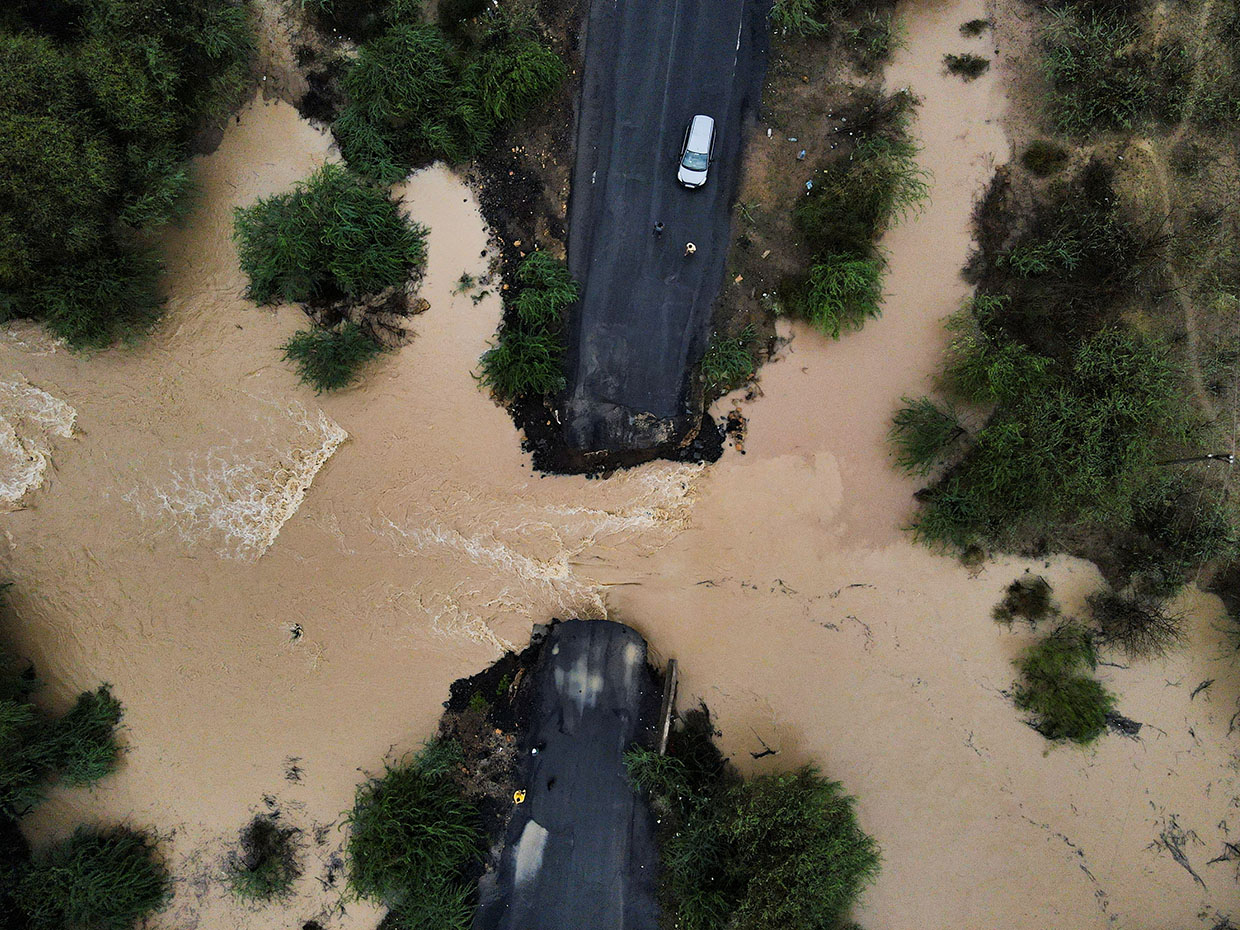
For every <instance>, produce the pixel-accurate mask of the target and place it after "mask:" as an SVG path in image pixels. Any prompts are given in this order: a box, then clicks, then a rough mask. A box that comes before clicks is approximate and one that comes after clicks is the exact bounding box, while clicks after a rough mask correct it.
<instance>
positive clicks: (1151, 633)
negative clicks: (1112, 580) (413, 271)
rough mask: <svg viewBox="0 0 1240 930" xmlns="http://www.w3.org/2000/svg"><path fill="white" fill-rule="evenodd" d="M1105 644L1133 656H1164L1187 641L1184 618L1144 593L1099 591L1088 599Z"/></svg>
mask: <svg viewBox="0 0 1240 930" xmlns="http://www.w3.org/2000/svg"><path fill="white" fill-rule="evenodd" d="M1086 600H1087V603H1088V604H1089V610H1090V613H1091V615H1092V616H1093V619H1094V621H1095V622H1096V623H1097V624H1098V630H1099V634H1100V636H1101V638H1102V641H1103V642H1104V643H1109V644H1111V645H1115V646H1118V647H1119V648H1120V649H1122V650H1123V652H1124V654H1125V655H1126V656H1128V658H1130V659H1149V658H1156V657H1158V656H1164V655H1166V654H1167V653H1168V652H1170V651H1171V649H1172V648H1174V647H1175V646H1178V645H1180V644H1182V643H1183V642H1184V640H1185V632H1184V617H1183V616H1182V615H1181V614H1177V613H1173V612H1171V611H1169V610H1168V609H1167V607H1166V605H1165V604H1164V603H1163V602H1161V601H1160V600H1158V599H1157V598H1154V597H1150V596H1149V595H1146V594H1142V593H1134V594H1117V593H1116V592H1114V591H1099V592H1097V593H1095V594H1091V595H1089V597H1088V598H1087V599H1086Z"/></svg>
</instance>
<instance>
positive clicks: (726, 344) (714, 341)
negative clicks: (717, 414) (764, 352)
mask: <svg viewBox="0 0 1240 930" xmlns="http://www.w3.org/2000/svg"><path fill="white" fill-rule="evenodd" d="M757 336H758V334H757V332H756V331H755V330H754V328H753V326H746V327H745V328H744V329H743V330H742V331H741V333H740V335H739V336H735V337H727V336H720V335H719V334H718V333H713V334H712V335H711V337H710V344H709V345H708V346H707V347H706V354H705V355H703V356H702V379H703V380H704V381H705V382H706V390H707V391H712V392H719V393H725V392H727V391H730V390H732V389H733V388H735V387H739V386H740V385H742V384H744V383H745V382H746V381H748V380H749V379H750V378H751V377H753V373H754V369H755V368H756V367H757V364H758V363H757V360H756V359H755V358H754V356H753V353H752V352H750V351H749V345H750V343H752V342H753V341H754V340H755V339H756V338H757Z"/></svg>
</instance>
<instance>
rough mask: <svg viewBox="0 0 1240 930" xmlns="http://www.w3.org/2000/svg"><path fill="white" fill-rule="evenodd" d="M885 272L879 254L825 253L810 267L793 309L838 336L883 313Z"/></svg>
mask: <svg viewBox="0 0 1240 930" xmlns="http://www.w3.org/2000/svg"><path fill="white" fill-rule="evenodd" d="M882 272H883V265H882V261H881V259H879V258H862V257H860V256H857V255H837V254H826V255H822V256H820V257H819V258H818V259H817V260H816V261H815V262H814V264H813V265H812V266H811V267H810V270H809V276H808V278H807V279H806V281H805V283H804V285H803V286H802V287H801V288H800V290H799V292H798V293H797V294H796V296H795V297H794V299H793V303H792V306H793V309H794V310H795V312H796V313H797V315H798V316H802V317H804V318H805V319H806V320H808V321H809V322H810V323H811V324H812V325H813V326H814V328H815V329H817V330H818V331H819V332H821V333H823V334H824V335H827V336H830V337H831V338H832V339H839V338H840V336H841V335H843V334H844V333H846V332H851V331H853V330H858V329H860V328H861V327H862V326H864V325H865V321H866V320H868V319H871V318H872V317H876V316H878V315H879V314H880V313H881V310H880V307H879V304H880V302H881V300H882V296H883V280H882Z"/></svg>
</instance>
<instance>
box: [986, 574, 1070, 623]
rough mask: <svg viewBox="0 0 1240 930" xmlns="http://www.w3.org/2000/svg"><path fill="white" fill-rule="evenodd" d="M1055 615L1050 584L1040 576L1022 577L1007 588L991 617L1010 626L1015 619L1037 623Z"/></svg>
mask: <svg viewBox="0 0 1240 930" xmlns="http://www.w3.org/2000/svg"><path fill="white" fill-rule="evenodd" d="M1056 613H1058V611H1057V610H1056V609H1055V605H1054V603H1053V602H1052V601H1051V585H1050V582H1049V581H1047V580H1046V579H1045V578H1043V577H1042V576H1041V575H1022V576H1021V577H1020V578H1017V579H1016V580H1015V581H1013V582H1012V583H1011V584H1010V585H1008V586H1007V590H1006V591H1005V592H1004V593H1003V600H1001V601H1000V602H999V603H998V604H996V605H995V609H994V611H993V612H992V616H993V617H994V618H995V619H996V620H997V621H999V622H1000V623H1009V624H1010V623H1013V622H1014V621H1015V620H1016V619H1017V618H1020V619H1022V620H1028V621H1029V622H1030V623H1037V622H1038V621H1039V620H1045V619H1046V618H1047V617H1050V616H1052V615H1054V614H1056Z"/></svg>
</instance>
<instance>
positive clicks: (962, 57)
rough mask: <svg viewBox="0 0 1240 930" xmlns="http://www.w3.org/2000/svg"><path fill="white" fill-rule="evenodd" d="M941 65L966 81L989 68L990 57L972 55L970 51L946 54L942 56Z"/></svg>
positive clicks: (975, 77) (974, 78)
mask: <svg viewBox="0 0 1240 930" xmlns="http://www.w3.org/2000/svg"><path fill="white" fill-rule="evenodd" d="M943 65H944V66H945V67H946V68H947V70H948V72H950V73H951V74H955V75H957V76H958V77H962V78H964V79H965V80H966V81H972V80H976V79H977V78H979V77H981V76H982V75H983V74H985V73H986V72H987V71H988V70H990V59H989V58H984V57H982V56H981V55H974V54H973V53H972V52H964V53H962V54H959V55H952V54H948V55H944V56H943Z"/></svg>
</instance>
